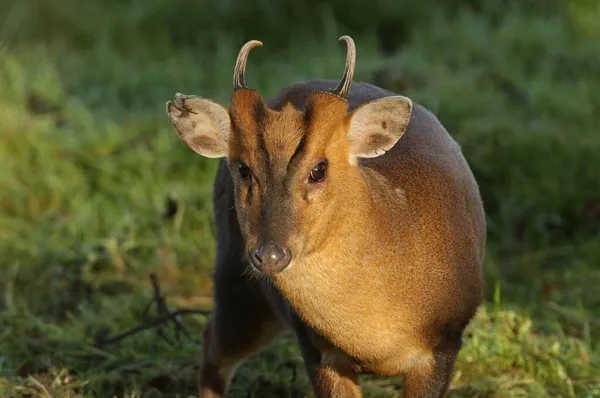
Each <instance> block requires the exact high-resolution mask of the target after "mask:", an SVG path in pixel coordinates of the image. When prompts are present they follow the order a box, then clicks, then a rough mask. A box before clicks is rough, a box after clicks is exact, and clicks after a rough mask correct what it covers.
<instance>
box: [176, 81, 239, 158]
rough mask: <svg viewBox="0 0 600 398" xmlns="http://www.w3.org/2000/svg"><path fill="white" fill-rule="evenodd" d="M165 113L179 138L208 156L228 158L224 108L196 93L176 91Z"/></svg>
mask: <svg viewBox="0 0 600 398" xmlns="http://www.w3.org/2000/svg"><path fill="white" fill-rule="evenodd" d="M167 114H168V115H169V119H170V120H171V123H172V124H173V127H175V131H177V134H179V137H181V139H182V140H183V141H185V143H186V144H188V146H189V147H190V148H192V150H194V151H195V152H196V153H198V154H200V155H202V156H205V157H207V158H223V157H227V155H228V151H229V133H230V130H231V123H230V120H229V112H228V111H227V109H226V108H225V107H223V106H222V105H220V104H217V103H216V102H214V101H211V100H209V99H206V98H202V97H198V96H196V95H183V94H179V93H178V94H177V95H176V96H175V102H171V101H169V102H167Z"/></svg>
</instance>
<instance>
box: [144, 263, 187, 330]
mask: <svg viewBox="0 0 600 398" xmlns="http://www.w3.org/2000/svg"><path fill="white" fill-rule="evenodd" d="M150 282H151V283H152V289H153V290H154V298H153V299H152V301H151V302H150V303H149V304H148V306H146V308H145V310H144V315H146V314H147V313H148V311H149V310H150V307H151V306H152V304H154V303H156V307H157V312H158V315H159V316H164V315H167V314H170V313H171V311H170V310H169V307H168V306H167V300H166V298H165V296H164V295H163V294H162V292H161V290H160V285H159V283H158V278H157V277H156V274H155V273H154V272H152V273H151V274H150ZM171 321H172V322H173V323H174V324H175V339H176V340H177V341H180V340H181V338H180V335H181V334H183V335H184V336H185V337H187V338H190V334H189V333H188V331H187V330H186V329H185V327H184V326H183V325H182V324H181V322H179V320H177V318H173V319H171ZM156 333H157V334H158V335H159V336H160V337H162V338H163V339H165V340H167V337H166V335H165V334H164V332H163V330H162V328H160V327H159V328H158V329H157V331H156Z"/></svg>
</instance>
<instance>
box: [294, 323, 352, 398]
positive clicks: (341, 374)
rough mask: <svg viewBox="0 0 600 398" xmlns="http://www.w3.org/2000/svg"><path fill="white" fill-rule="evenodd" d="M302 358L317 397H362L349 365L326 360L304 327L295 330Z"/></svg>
mask: <svg viewBox="0 0 600 398" xmlns="http://www.w3.org/2000/svg"><path fill="white" fill-rule="evenodd" d="M296 332H297V336H298V340H299V343H300V349H301V351H302V358H303V359H304V364H305V366H306V371H307V373H308V377H309V379H310V382H311V384H312V387H313V390H314V392H315V395H316V397H317V398H362V391H361V387H360V384H359V381H358V376H357V374H356V372H355V371H354V370H352V369H351V368H350V366H344V365H342V364H340V363H337V362H338V361H329V360H327V359H328V358H327V356H326V354H323V353H322V352H320V351H319V349H318V348H317V347H316V346H315V345H314V344H313V343H312V342H311V340H310V338H309V332H308V331H307V330H306V328H300V329H299V330H298V329H297V330H296Z"/></svg>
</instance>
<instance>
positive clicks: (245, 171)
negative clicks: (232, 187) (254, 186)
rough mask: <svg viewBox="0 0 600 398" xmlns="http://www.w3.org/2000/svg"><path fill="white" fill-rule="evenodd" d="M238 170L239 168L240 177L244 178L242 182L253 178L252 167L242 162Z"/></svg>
mask: <svg viewBox="0 0 600 398" xmlns="http://www.w3.org/2000/svg"><path fill="white" fill-rule="evenodd" d="M238 168H239V172H240V177H241V178H242V180H249V179H251V178H252V174H251V173H250V167H248V166H246V165H245V164H244V162H240V165H239V166H238Z"/></svg>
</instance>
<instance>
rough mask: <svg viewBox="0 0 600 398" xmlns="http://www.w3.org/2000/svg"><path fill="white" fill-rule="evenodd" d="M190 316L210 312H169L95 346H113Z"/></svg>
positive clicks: (102, 340)
mask: <svg viewBox="0 0 600 398" xmlns="http://www.w3.org/2000/svg"><path fill="white" fill-rule="evenodd" d="M191 314H201V315H205V316H208V315H210V311H206V310H200V309H194V308H182V309H179V310H176V311H173V312H170V313H169V314H166V315H163V316H160V317H158V318H156V319H154V320H152V321H150V322H148V323H145V324H142V325H140V326H137V327H135V328H133V329H129V330H127V331H125V332H123V333H120V334H118V335H116V336H114V337H110V338H105V339H101V340H99V341H96V343H95V346H96V347H98V348H102V347H105V346H107V345H109V344H113V343H116V342H118V341H121V340H123V339H125V338H127V337H129V336H132V335H134V334H136V333H139V332H143V331H144V330H148V329H152V328H154V327H157V326H159V325H162V324H164V323H167V322H169V321H172V320H173V319H175V318H176V317H178V316H180V315H191Z"/></svg>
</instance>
